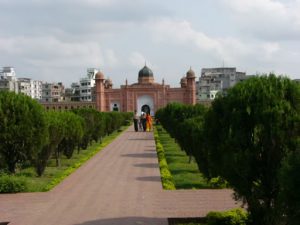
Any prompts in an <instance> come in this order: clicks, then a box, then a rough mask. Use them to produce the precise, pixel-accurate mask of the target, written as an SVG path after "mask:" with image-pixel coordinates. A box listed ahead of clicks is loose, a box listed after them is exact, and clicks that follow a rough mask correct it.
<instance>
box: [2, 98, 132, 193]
mask: <svg viewBox="0 0 300 225" xmlns="http://www.w3.org/2000/svg"><path fill="white" fill-rule="evenodd" d="M131 118H132V113H123V112H107V113H104V112H98V111H96V110H94V109H76V110H73V111H62V112H58V111H45V110H44V108H43V107H42V106H41V105H40V104H39V103H38V102H37V101H35V100H33V99H31V98H30V97H28V96H25V95H22V94H15V93H12V92H0V128H1V129H0V172H1V173H0V192H8V191H14V192H18V191H24V190H23V188H24V185H23V180H22V179H21V178H20V177H14V176H11V175H13V174H15V172H16V171H17V170H22V168H25V167H34V168H35V170H36V173H37V175H38V176H42V174H43V173H44V171H45V168H46V166H47V163H48V161H49V159H50V158H54V159H55V161H56V166H58V167H59V166H60V159H61V155H62V154H63V155H64V156H66V157H67V158H68V159H70V158H72V156H73V153H74V151H75V150H77V151H78V152H79V151H80V150H82V149H87V147H88V145H90V144H91V143H92V142H99V141H100V142H101V141H102V138H103V137H104V136H106V135H110V134H111V133H112V132H113V131H115V130H118V129H119V128H120V127H121V126H122V125H125V124H128V123H130V122H129V121H130V120H131ZM1 174H2V175H1ZM4 174H9V175H4ZM18 180H19V182H17V181H18ZM16 183H19V184H20V185H19V184H16ZM18 185H19V186H20V187H19V186H18ZM13 186H14V187H15V188H12V187H13Z"/></svg>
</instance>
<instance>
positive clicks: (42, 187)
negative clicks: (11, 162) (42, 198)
mask: <svg viewBox="0 0 300 225" xmlns="http://www.w3.org/2000/svg"><path fill="white" fill-rule="evenodd" d="M126 128H127V126H125V127H122V128H121V130H118V131H115V132H113V133H112V134H111V135H109V136H106V137H104V138H103V140H102V143H99V142H98V143H95V142H93V143H92V145H90V146H89V147H88V148H87V149H86V150H80V152H79V154H78V153H77V151H74V154H73V156H72V158H71V159H67V158H66V157H65V156H64V155H62V156H61V167H56V166H55V159H50V160H49V162H48V166H47V167H46V170H45V172H44V174H43V175H42V176H41V177H37V175H36V172H35V169H34V168H33V167H29V168H25V169H22V170H20V171H18V172H17V173H16V176H20V177H24V178H25V180H26V183H27V190H26V192H41V191H49V190H51V189H52V188H53V187H55V186H56V185H57V184H59V183H60V182H61V181H62V180H64V179H65V178H66V177H67V176H68V175H70V174H71V173H73V172H74V171H75V170H76V169H77V168H79V167H80V166H81V165H82V164H84V163H85V162H86V161H87V160H89V159H90V158H91V157H93V156H94V155H95V154H96V153H98V152H99V151H101V150H102V149H103V148H104V147H105V146H106V145H108V144H109V143H111V142H112V141H113V140H114V139H115V138H116V137H117V136H118V135H119V134H121V132H122V131H124V130H125V129H126Z"/></svg>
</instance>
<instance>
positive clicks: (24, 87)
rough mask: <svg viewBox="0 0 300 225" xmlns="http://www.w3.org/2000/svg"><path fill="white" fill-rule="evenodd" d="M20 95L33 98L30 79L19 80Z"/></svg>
mask: <svg viewBox="0 0 300 225" xmlns="http://www.w3.org/2000/svg"><path fill="white" fill-rule="evenodd" d="M18 84H19V93H22V94H24V95H27V96H30V97H31V79H30V78H19V79H18Z"/></svg>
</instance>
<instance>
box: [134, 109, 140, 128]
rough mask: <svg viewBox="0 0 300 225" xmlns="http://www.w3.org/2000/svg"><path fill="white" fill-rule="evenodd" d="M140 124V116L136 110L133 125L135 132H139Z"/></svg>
mask: <svg viewBox="0 0 300 225" xmlns="http://www.w3.org/2000/svg"><path fill="white" fill-rule="evenodd" d="M138 123H139V115H138V113H137V111H136V110H134V116H133V124H134V130H135V132H138V131H139V128H138Z"/></svg>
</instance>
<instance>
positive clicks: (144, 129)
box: [141, 112, 147, 131]
mask: <svg viewBox="0 0 300 225" xmlns="http://www.w3.org/2000/svg"><path fill="white" fill-rule="evenodd" d="M146 122H147V121H146V114H145V113H144V112H142V115H141V123H142V127H143V131H146Z"/></svg>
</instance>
